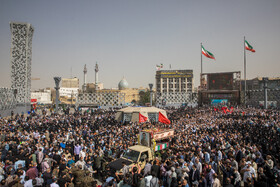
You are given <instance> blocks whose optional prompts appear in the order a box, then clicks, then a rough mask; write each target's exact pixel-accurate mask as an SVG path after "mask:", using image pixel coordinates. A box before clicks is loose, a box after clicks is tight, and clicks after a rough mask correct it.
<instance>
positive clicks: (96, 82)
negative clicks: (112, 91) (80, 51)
mask: <svg viewBox="0 0 280 187" xmlns="http://www.w3.org/2000/svg"><path fill="white" fill-rule="evenodd" d="M98 71H99V69H98V64H97V62H96V64H95V90H98Z"/></svg>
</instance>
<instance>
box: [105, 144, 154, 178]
mask: <svg viewBox="0 0 280 187" xmlns="http://www.w3.org/2000/svg"><path fill="white" fill-rule="evenodd" d="M153 158H154V157H153V154H152V151H151V149H150V147H146V146H143V145H134V146H131V147H129V148H128V150H127V151H126V152H125V153H124V155H123V156H122V157H121V158H119V159H117V160H115V161H113V162H110V163H109V167H110V168H111V169H113V170H115V171H116V173H117V174H118V175H121V174H122V167H123V166H122V163H123V162H124V163H125V164H126V165H128V166H130V167H133V166H136V165H137V166H140V167H141V169H143V168H144V167H145V165H146V160H147V159H148V160H149V161H150V160H153Z"/></svg>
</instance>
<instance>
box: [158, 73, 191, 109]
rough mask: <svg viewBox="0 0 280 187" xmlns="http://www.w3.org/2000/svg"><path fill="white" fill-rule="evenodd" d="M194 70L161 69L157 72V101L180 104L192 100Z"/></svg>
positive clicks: (164, 103)
mask: <svg viewBox="0 0 280 187" xmlns="http://www.w3.org/2000/svg"><path fill="white" fill-rule="evenodd" d="M193 82H194V80H193V70H160V71H157V72H156V103H157V104H158V105H174V104H175V105H176V104H177V105H178V104H183V103H190V102H192V93H193V91H194V84H193Z"/></svg>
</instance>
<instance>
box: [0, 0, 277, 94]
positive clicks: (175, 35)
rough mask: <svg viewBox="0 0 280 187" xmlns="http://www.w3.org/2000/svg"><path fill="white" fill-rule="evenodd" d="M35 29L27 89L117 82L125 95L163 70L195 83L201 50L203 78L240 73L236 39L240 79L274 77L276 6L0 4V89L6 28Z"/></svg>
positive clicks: (157, 0) (4, 77)
mask: <svg viewBox="0 0 280 187" xmlns="http://www.w3.org/2000/svg"><path fill="white" fill-rule="evenodd" d="M11 21H16V22H28V23H31V24H32V25H33V27H34V29H35V32H34V35H33V46H32V47H33V50H32V53H33V54H32V77H38V78H40V80H37V81H32V89H38V88H45V87H54V80H53V77H54V76H61V77H63V78H68V77H70V76H71V68H72V76H73V77H78V78H79V79H80V86H81V85H82V81H83V67H84V64H87V67H88V77H87V79H88V81H89V82H93V81H94V65H95V63H96V61H97V62H98V63H99V70H100V72H99V80H100V81H101V82H103V83H104V87H105V88H112V87H117V84H118V82H119V81H120V80H121V79H122V77H123V76H124V77H125V78H126V79H127V81H128V83H129V86H130V87H139V86H145V87H147V86H148V83H154V82H155V72H156V68H155V67H156V64H160V63H162V64H164V68H163V69H169V64H171V66H172V69H193V71H194V77H195V86H198V83H199V73H200V53H201V51H200V43H201V42H202V43H203V45H204V47H205V49H206V50H208V51H210V52H212V53H213V54H214V55H215V57H216V61H214V60H211V59H206V58H205V57H203V69H204V72H210V73H212V72H223V71H241V72H242V77H243V37H244V36H246V39H247V41H248V42H249V43H250V44H251V45H252V46H253V47H254V49H255V50H256V53H251V52H249V51H248V52H247V78H254V77H256V76H271V77H277V76H280V73H279V71H280V63H279V49H278V45H279V44H280V1H279V0H204V1H202V0H138V1H137V0H88V1H86V0H80V1H77V0H59V1H57V0H47V1H43V0H42V1H40V0H0V65H1V68H0V80H1V81H0V87H9V86H10V82H11V80H10V47H11V44H10V43H11V33H10V27H9V22H11Z"/></svg>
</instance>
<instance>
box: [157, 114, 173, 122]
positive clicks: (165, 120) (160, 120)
mask: <svg viewBox="0 0 280 187" xmlns="http://www.w3.org/2000/svg"><path fill="white" fill-rule="evenodd" d="M158 121H159V122H161V123H164V124H170V120H169V119H167V117H165V116H164V115H163V114H162V113H161V112H159V113H158Z"/></svg>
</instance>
